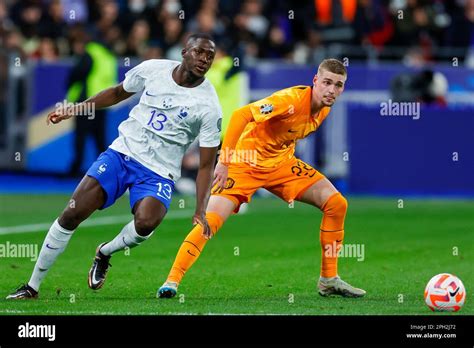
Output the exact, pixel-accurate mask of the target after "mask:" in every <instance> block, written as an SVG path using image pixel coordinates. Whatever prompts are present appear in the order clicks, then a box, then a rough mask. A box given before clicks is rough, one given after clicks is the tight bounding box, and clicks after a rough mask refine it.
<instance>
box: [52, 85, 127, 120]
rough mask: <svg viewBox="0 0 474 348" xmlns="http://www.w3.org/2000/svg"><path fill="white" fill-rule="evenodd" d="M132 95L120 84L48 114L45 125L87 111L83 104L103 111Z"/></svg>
mask: <svg viewBox="0 0 474 348" xmlns="http://www.w3.org/2000/svg"><path fill="white" fill-rule="evenodd" d="M134 94H135V92H127V91H126V90H125V89H124V88H123V84H122V83H120V84H118V85H116V86H114V87H110V88H107V89H104V90H103V91H102V92H99V93H98V94H96V95H94V96H92V97H90V98H88V99H87V100H85V101H83V102H82V103H79V104H75V105H73V106H72V107H71V108H69V109H66V110H64V109H61V110H54V111H52V112H50V113H49V114H48V116H47V119H46V123H47V124H49V122H52V123H54V124H56V123H59V122H61V121H62V120H67V119H68V118H71V117H72V116H74V115H78V112H77V110H88V109H87V108H84V104H93V105H94V108H95V109H103V108H106V107H109V106H112V105H115V104H117V103H120V102H121V101H122V100H125V99H127V98H130V97H131V96H132V95H134Z"/></svg>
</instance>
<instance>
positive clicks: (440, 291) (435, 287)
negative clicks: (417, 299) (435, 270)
mask: <svg viewBox="0 0 474 348" xmlns="http://www.w3.org/2000/svg"><path fill="white" fill-rule="evenodd" d="M465 299H466V289H464V285H463V283H462V281H461V279H459V278H458V277H456V276H454V275H452V274H449V273H441V274H438V275H435V276H434V277H433V278H431V279H430V281H429V282H428V285H426V288H425V302H426V304H427V305H428V307H430V308H431V310H432V311H438V312H457V311H458V310H460V309H461V307H462V306H463V304H464V300H465Z"/></svg>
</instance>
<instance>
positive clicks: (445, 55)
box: [0, 0, 474, 64]
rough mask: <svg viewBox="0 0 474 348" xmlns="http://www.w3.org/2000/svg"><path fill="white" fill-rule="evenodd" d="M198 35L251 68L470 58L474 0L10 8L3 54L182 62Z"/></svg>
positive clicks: (39, 0)
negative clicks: (100, 47)
mask: <svg viewBox="0 0 474 348" xmlns="http://www.w3.org/2000/svg"><path fill="white" fill-rule="evenodd" d="M190 32H204V33H209V34H212V35H213V36H214V37H215V38H216V40H217V42H218V43H219V45H221V46H222V47H224V48H225V49H226V50H227V51H228V52H229V53H231V54H233V55H239V56H242V57H243V58H245V59H246V61H247V62H250V63H251V62H252V61H254V60H256V59H261V58H264V59H283V60H286V61H289V62H295V63H317V62H318V61H320V60H321V59H322V58H324V57H326V56H339V57H348V58H355V59H371V58H374V57H375V58H376V59H382V60H383V59H397V60H400V59H403V60H404V61H405V62H406V63H408V64H410V63H411V64H416V63H417V62H429V61H439V60H449V59H450V58H451V57H453V56H456V57H459V59H460V60H461V61H462V60H463V59H465V58H468V57H472V47H473V46H474V0H457V1H442V0H298V1H285V0H243V1H235V0H220V1H219V0H200V1H199V0H2V1H1V2H0V43H1V47H2V48H6V49H7V50H9V51H13V52H17V54H19V55H21V56H23V57H27V58H30V59H39V60H44V61H47V62H51V61H55V60H58V59H60V58H62V57H67V56H71V55H73V54H74V45H75V42H77V41H81V40H85V39H86V38H87V39H92V40H96V41H99V42H101V43H103V44H105V45H107V46H108V47H109V48H110V49H111V50H112V51H113V52H114V53H115V54H116V55H117V56H121V57H137V58H139V59H149V58H170V59H177V58H178V57H179V55H180V51H181V48H182V44H183V40H184V39H185V37H186V36H187V34H189V33H190Z"/></svg>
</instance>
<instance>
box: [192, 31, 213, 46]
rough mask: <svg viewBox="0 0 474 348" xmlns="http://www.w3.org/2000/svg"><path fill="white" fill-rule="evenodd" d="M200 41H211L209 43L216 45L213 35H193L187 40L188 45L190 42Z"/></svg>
mask: <svg viewBox="0 0 474 348" xmlns="http://www.w3.org/2000/svg"><path fill="white" fill-rule="evenodd" d="M199 39H204V40H209V41H212V42H213V43H214V44H215V42H214V38H213V37H212V36H211V35H209V34H206V33H195V34H192V35H190V36H189V37H188V39H187V40H186V43H188V42H189V41H195V40H199Z"/></svg>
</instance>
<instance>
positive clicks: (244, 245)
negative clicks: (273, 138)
mask: <svg viewBox="0 0 474 348" xmlns="http://www.w3.org/2000/svg"><path fill="white" fill-rule="evenodd" d="M68 199H69V196H65V195H42V196H21V195H2V196H0V221H1V222H0V227H2V228H4V227H8V226H18V225H29V224H38V223H48V224H50V223H51V222H52V221H53V220H54V218H56V217H57V216H58V214H59V213H60V212H61V210H62V209H63V207H64V206H65V204H66V203H67V201H68ZM180 200H181V201H180ZM348 200H349V211H348V214H347V218H346V225H345V230H346V235H345V243H346V244H359V245H360V246H363V247H364V255H363V256H364V257H363V260H361V257H358V258H357V257H345V258H341V259H340V260H339V274H340V275H341V277H342V278H343V279H345V280H347V281H348V282H350V283H352V284H353V285H355V286H359V287H362V288H364V289H365V290H367V295H366V297H364V298H361V299H345V298H337V297H332V298H323V297H320V296H319V295H318V294H317V292H316V290H315V289H316V280H317V277H318V275H319V267H320V253H321V252H320V247H319V233H318V228H319V223H320V220H321V213H320V212H319V211H318V210H317V209H315V208H313V207H311V206H308V205H304V204H299V203H297V204H296V205H295V206H294V207H293V208H290V207H289V206H288V205H287V204H285V203H284V202H283V201H281V200H278V199H273V198H259V199H254V200H253V201H252V202H251V204H250V205H249V209H248V212H247V213H245V214H239V215H237V216H233V217H231V218H230V219H229V220H228V221H227V223H226V224H225V225H224V227H223V228H222V229H221V231H220V232H219V233H218V235H217V236H216V237H215V238H214V239H213V240H211V241H210V242H209V243H208V245H207V246H206V248H205V249H204V251H203V253H202V255H201V257H200V259H199V260H198V262H196V264H195V265H194V267H193V268H192V269H191V270H190V271H189V272H188V274H187V275H186V277H185V278H184V281H183V282H182V284H181V286H180V289H179V293H178V294H179V296H177V297H175V298H173V299H156V298H155V294H156V290H157V289H158V287H159V286H160V285H161V284H162V283H163V281H164V280H165V278H166V276H167V274H168V271H169V268H170V266H171V264H172V262H173V260H174V257H175V254H176V252H177V250H178V247H179V246H180V244H181V242H182V240H183V238H184V237H185V236H186V234H187V233H188V231H189V230H190V228H191V216H192V212H193V208H194V198H193V197H178V196H176V197H175V198H174V201H173V204H172V208H171V210H170V212H172V213H171V214H170V215H169V217H167V218H166V219H165V221H164V222H163V224H162V225H161V226H160V227H159V228H158V230H157V231H155V234H154V236H153V237H152V238H151V239H150V240H148V241H147V242H145V243H144V244H142V245H141V246H139V247H138V248H135V249H131V250H130V255H125V253H123V252H120V253H117V254H115V255H114V256H113V257H112V259H111V263H112V265H113V267H112V268H111V269H110V272H109V274H108V279H107V282H106V284H105V286H104V288H103V289H101V290H99V291H97V292H94V291H92V290H90V289H89V288H88V287H87V273H88V270H89V267H90V266H91V263H92V259H93V256H94V253H95V248H96V246H97V245H98V244H99V243H100V242H103V241H107V240H110V239H112V238H113V237H114V236H115V235H116V234H117V233H118V232H119V230H120V229H121V227H122V226H123V225H124V224H125V221H126V220H127V219H128V217H127V216H126V215H127V214H129V207H128V197H122V199H120V200H119V201H118V202H117V203H116V204H115V205H114V206H113V207H111V208H109V209H107V210H105V211H103V212H97V213H95V214H94V215H93V216H92V217H91V221H99V220H97V219H102V221H103V220H104V217H107V216H111V217H114V216H119V217H120V219H121V220H120V221H118V222H116V223H113V221H114V218H111V219H109V220H111V221H112V223H113V224H110V223H108V224H104V225H92V226H85V227H80V228H79V229H78V230H77V231H76V232H75V235H74V236H73V238H72V239H71V242H70V244H69V246H68V248H67V249H66V251H65V253H64V254H63V255H61V256H60V258H59V259H58V261H57V263H56V264H55V265H54V266H53V268H52V269H51V270H50V272H49V274H48V276H47V277H46V280H45V281H44V282H43V285H42V288H41V291H40V299H39V300H37V301H19V302H11V301H6V300H4V298H5V296H6V295H7V294H8V293H10V292H11V291H12V290H14V289H15V288H16V286H18V285H19V284H20V283H22V282H26V281H27V280H28V279H29V276H30V274H31V271H32V269H33V265H34V262H32V261H31V260H29V259H28V258H6V257H2V258H0V297H1V299H0V315H15V314H32V315H36V314H38V315H39V314H64V315H69V314H71V315H74V314H78V315H81V314H145V315H146V314H150V315H156V314H295V315H301V314H306V315H327V314H329V315H332V314H338V315H346V314H347V315H351V314H389V315H398V314H431V313H432V312H431V311H430V310H429V308H428V307H427V306H426V305H425V304H424V300H423V290H424V287H425V285H426V283H427V282H428V280H429V279H430V278H431V277H432V276H434V275H435V274H438V273H442V272H448V273H453V274H455V275H457V276H459V277H460V278H461V280H462V281H463V282H464V285H465V287H466V289H467V298H466V303H465V305H464V307H463V308H462V310H461V311H460V312H458V313H459V314H469V315H472V314H474V301H473V295H472V294H473V292H474V286H473V285H474V266H473V265H474V227H473V220H472V212H473V210H472V206H473V202H472V201H469V200H411V199H406V200H404V202H403V208H399V207H398V204H399V202H398V199H397V198H384V199H380V198H356V197H348ZM183 202H184V208H183ZM180 203H181V204H180ZM180 205H181V206H180ZM129 218H130V219H131V215H130V217H129ZM1 231H3V232H1ZM45 233H46V229H45V230H43V231H41V232H27V233H10V234H5V229H3V230H2V229H0V244H4V245H5V244H6V243H7V242H8V243H10V244H12V243H21V244H25V243H27V244H29V243H34V244H38V250H39V249H40V247H41V244H42V241H43V238H44V236H45ZM456 314H457V313H456ZM456 314H455V315H456ZM433 315H440V314H439V313H433ZM441 315H444V314H441ZM448 315H449V314H448Z"/></svg>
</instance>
